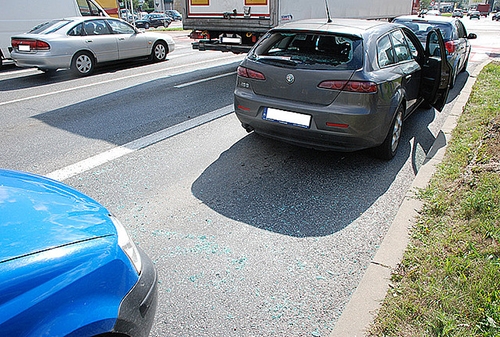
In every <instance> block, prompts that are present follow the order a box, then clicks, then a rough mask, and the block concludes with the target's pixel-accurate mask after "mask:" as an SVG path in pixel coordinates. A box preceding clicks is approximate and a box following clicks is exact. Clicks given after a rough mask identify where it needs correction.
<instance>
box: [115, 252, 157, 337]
mask: <svg viewBox="0 0 500 337" xmlns="http://www.w3.org/2000/svg"><path fill="white" fill-rule="evenodd" d="M138 249H139V251H140V254H141V259H142V272H141V274H140V276H139V280H138V281H137V283H136V284H135V286H134V287H133V288H132V289H131V290H130V291H129V293H128V294H127V296H125V298H124V299H123V301H122V303H121V305H120V310H119V313H118V318H117V320H116V324H115V326H114V328H113V332H114V333H122V334H124V335H127V336H138V337H141V336H143V337H147V336H148V335H149V332H150V330H151V327H152V326H153V321H154V317H155V313H156V307H157V305H158V286H157V285H158V282H157V274H156V269H155V268H154V265H153V262H152V261H151V259H150V258H149V257H148V256H147V255H146V254H145V253H144V252H143V251H142V250H141V249H140V248H139V247H138Z"/></svg>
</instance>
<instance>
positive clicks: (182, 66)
mask: <svg viewBox="0 0 500 337" xmlns="http://www.w3.org/2000/svg"><path fill="white" fill-rule="evenodd" d="M232 58H234V59H238V58H239V55H231V56H227V57H221V58H219V59H218V60H223V59H232ZM213 62H214V60H205V61H200V62H196V63H191V64H187V65H186V64H184V65H180V66H175V67H171V68H164V69H160V70H151V71H148V72H143V73H138V74H133V75H128V76H124V77H120V78H113V79H109V80H104V81H100V82H97V83H90V84H86V85H80V86H77V87H73V88H67V89H62V90H56V91H52V92H47V93H44V94H40V95H34V96H29V97H23V98H19V99H14V100H12V101H7V102H0V106H2V105H7V104H12V103H18V102H23V101H27V100H30V99H35V98H41V97H46V96H51V95H57V94H60V93H64V92H68V91H73V90H79V89H82V88H88V87H93V86H97V85H101V84H104V83H110V82H114V81H117V80H124V79H130V78H134V77H143V76H145V75H149V74H155V73H160V72H164V71H171V70H177V69H181V68H186V67H191V66H194V65H203V64H205V63H213ZM170 76H172V75H167V76H166V77H170Z"/></svg>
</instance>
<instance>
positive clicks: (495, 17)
mask: <svg viewBox="0 0 500 337" xmlns="http://www.w3.org/2000/svg"><path fill="white" fill-rule="evenodd" d="M491 20H493V21H500V12H496V13H495V14H493V15H492V16H491Z"/></svg>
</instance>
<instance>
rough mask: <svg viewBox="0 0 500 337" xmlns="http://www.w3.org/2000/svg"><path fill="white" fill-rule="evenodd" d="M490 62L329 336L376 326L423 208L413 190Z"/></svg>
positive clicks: (463, 97)
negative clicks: (378, 313) (410, 232)
mask: <svg viewBox="0 0 500 337" xmlns="http://www.w3.org/2000/svg"><path fill="white" fill-rule="evenodd" d="M490 62H491V60H490V59H488V60H487V61H485V62H483V63H482V64H480V65H479V66H478V67H476V69H474V71H473V73H472V74H471V75H470V77H469V78H468V79H467V82H466V84H465V86H464V88H463V89H462V91H461V93H460V95H459V96H458V97H457V99H456V101H455V102H454V103H453V107H452V108H451V112H450V115H449V116H448V117H447V119H446V121H445V122H444V124H443V126H442V128H441V131H439V133H438V135H437V137H436V140H435V141H434V143H433V145H432V147H431V149H430V150H429V153H428V154H427V156H426V158H425V160H424V164H423V165H422V167H421V168H420V170H419V171H418V173H417V176H416V177H415V180H414V181H413V184H412V186H411V188H410V189H409V190H408V192H407V194H406V196H405V198H404V200H403V202H402V204H401V206H400V208H399V211H398V213H397V215H396V217H395V219H394V221H393V223H392V225H391V227H390V228H389V230H388V232H387V234H386V235H385V237H384V240H383V241H382V243H381V245H380V248H379V249H378V251H377V253H376V254H375V256H374V258H373V260H372V261H371V263H370V265H369V266H368V268H367V269H366V272H365V275H364V276H363V278H362V279H361V282H360V283H359V285H358V287H357V288H356V290H355V291H354V293H353V295H352V297H351V299H350V301H349V302H348V303H347V305H346V307H345V309H344V310H343V312H342V315H341V316H340V318H339V320H338V321H337V323H336V324H335V327H334V329H333V331H332V332H331V334H330V337H345V336H350V337H351V336H352V337H362V336H367V330H368V328H369V327H370V325H371V324H372V323H373V320H374V319H375V317H376V315H377V311H378V309H379V308H380V306H381V304H382V302H383V301H384V298H385V295H386V294H387V291H388V289H389V284H390V278H391V274H392V271H393V270H395V269H396V267H397V265H398V264H399V263H400V262H401V260H402V258H403V254H404V252H405V250H406V247H407V245H408V242H409V231H410V228H411V226H412V225H413V224H414V223H415V221H416V218H417V216H418V213H419V211H420V210H421V208H422V202H421V201H419V200H417V199H416V198H415V197H414V191H415V190H416V189H420V188H424V187H426V186H427V184H428V183H429V180H430V178H431V177H432V175H433V174H434V173H435V171H436V167H437V165H438V164H439V163H441V161H442V159H443V157H444V154H445V151H446V147H447V144H448V142H449V140H450V139H451V132H452V131H453V129H454V128H455V126H456V125H457V121H458V118H459V117H460V115H461V114H462V111H463V108H464V106H465V104H466V103H467V101H468V99H469V96H470V94H471V91H472V86H473V85H474V83H475V82H476V78H477V75H478V74H479V73H480V72H481V70H482V69H483V68H484V66H486V65H487V64H488V63H490Z"/></svg>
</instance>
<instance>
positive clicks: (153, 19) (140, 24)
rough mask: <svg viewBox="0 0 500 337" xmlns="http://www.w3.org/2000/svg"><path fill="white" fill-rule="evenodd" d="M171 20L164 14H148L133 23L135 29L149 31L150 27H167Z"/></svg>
mask: <svg viewBox="0 0 500 337" xmlns="http://www.w3.org/2000/svg"><path fill="white" fill-rule="evenodd" d="M171 22H172V19H171V18H170V17H168V16H166V15H164V14H159V13H150V14H146V15H144V16H143V17H142V19H139V20H136V21H135V26H136V27H137V28H144V29H149V28H150V27H154V28H158V27H168V26H169V25H170V23H171Z"/></svg>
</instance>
